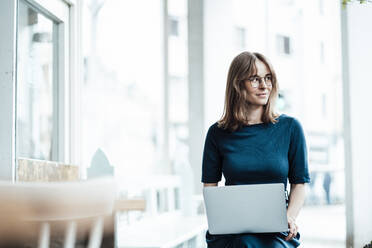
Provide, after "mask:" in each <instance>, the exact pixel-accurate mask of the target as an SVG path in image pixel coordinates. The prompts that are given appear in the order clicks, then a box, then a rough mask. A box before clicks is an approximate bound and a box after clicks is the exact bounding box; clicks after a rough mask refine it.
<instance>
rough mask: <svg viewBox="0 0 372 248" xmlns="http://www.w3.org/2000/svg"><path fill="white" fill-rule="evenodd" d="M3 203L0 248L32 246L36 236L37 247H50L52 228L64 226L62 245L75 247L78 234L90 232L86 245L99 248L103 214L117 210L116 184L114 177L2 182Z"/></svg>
mask: <svg viewBox="0 0 372 248" xmlns="http://www.w3.org/2000/svg"><path fill="white" fill-rule="evenodd" d="M0 202H1V204H2V206H1V208H0V242H1V247H4V245H6V246H7V247H12V246H16V247H18V246H21V247H24V246H25V245H26V247H30V246H31V247H32V246H33V245H35V243H33V242H34V241H35V238H36V239H37V247H39V248H47V247H50V237H51V231H52V230H51V229H53V230H56V231H57V232H58V231H59V232H60V231H61V230H63V229H64V230H65V231H64V242H63V243H64V245H63V247H65V248H72V247H75V241H76V239H77V235H78V233H86V232H89V233H90V235H89V242H88V246H87V247H89V248H98V247H100V246H101V241H102V237H103V235H104V233H103V230H104V226H105V223H104V217H105V216H108V215H111V214H112V212H113V209H114V202H115V183H114V181H113V180H112V179H111V178H104V179H97V180H90V181H81V182H57V183H51V182H48V183H45V182H18V183H12V182H0ZM106 226H112V224H111V223H108V225H106ZM106 226H105V228H106ZM36 228H37V229H38V230H37V229H36ZM77 228H79V229H80V232H79V231H78V230H77ZM105 230H109V229H107V228H106V229H105ZM109 231H111V232H113V231H114V230H109Z"/></svg>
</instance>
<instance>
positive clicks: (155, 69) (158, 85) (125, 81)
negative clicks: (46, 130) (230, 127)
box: [82, 0, 166, 178]
mask: <svg viewBox="0 0 372 248" xmlns="http://www.w3.org/2000/svg"><path fill="white" fill-rule="evenodd" d="M143 6H146V8H143ZM118 23H119V24H120V25H119V26H118ZM163 27H164V17H163V12H162V5H161V1H160V0H158V1H153V0H139V1H85V2H84V9H83V54H84V61H85V68H84V73H85V81H84V85H83V87H82V143H83V144H82V158H83V163H84V166H86V167H90V165H91V164H92V162H93V161H92V158H93V157H94V154H96V152H97V151H98V150H102V151H103V152H104V154H105V155H106V156H107V160H108V163H110V165H112V166H113V167H114V173H115V175H116V176H118V177H121V178H123V177H125V176H128V175H135V174H147V173H151V172H153V171H154V170H156V169H157V168H160V169H159V170H160V171H161V170H162V168H161V166H164V163H163V161H162V159H163V146H164V129H163V127H164V123H163V119H164V117H163V112H164V111H163V108H164V106H163V94H164V87H163V85H164V81H163V74H162V71H163V64H164V62H163V60H164V58H163V49H162V47H163V44H162V40H163ZM165 169H166V168H165Z"/></svg>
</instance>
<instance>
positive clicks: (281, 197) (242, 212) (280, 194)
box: [203, 183, 288, 234]
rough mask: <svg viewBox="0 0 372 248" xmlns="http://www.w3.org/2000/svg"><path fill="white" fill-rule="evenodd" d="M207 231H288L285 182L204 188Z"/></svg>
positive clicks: (230, 232) (227, 232)
mask: <svg viewBox="0 0 372 248" xmlns="http://www.w3.org/2000/svg"><path fill="white" fill-rule="evenodd" d="M203 195H204V203H205V209H206V212H207V220H208V229H209V233H210V234H236V233H269V232H286V231H288V222H287V212H286V195H285V190H284V184H282V183H272V184H250V185H234V186H222V187H204V188H203Z"/></svg>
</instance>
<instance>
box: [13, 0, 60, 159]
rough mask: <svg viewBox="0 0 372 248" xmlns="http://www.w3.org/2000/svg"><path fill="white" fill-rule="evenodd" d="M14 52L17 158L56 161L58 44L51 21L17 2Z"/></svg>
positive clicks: (23, 3)
mask: <svg viewBox="0 0 372 248" xmlns="http://www.w3.org/2000/svg"><path fill="white" fill-rule="evenodd" d="M18 16H19V19H18V46H17V47H18V52H17V61H18V63H17V104H16V106H17V125H16V128H17V129H16V133H17V135H16V137H17V142H16V144H17V146H16V151H17V156H19V157H27V158H34V159H42V160H56V159H57V149H56V145H57V144H56V141H57V137H58V133H57V130H58V128H59V127H58V121H57V120H58V117H57V107H58V94H55V92H56V91H57V82H56V75H57V71H56V64H57V59H58V58H57V54H55V53H54V51H55V49H54V48H55V47H56V46H57V41H56V40H55V39H53V38H54V37H53V36H54V33H53V26H54V25H55V24H54V22H53V20H51V19H49V18H47V17H46V16H44V15H42V14H41V13H38V12H37V11H36V10H35V9H33V8H32V7H30V6H29V5H27V4H26V3H25V2H23V1H20V2H19V6H18Z"/></svg>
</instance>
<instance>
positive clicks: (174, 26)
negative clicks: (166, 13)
mask: <svg viewBox="0 0 372 248" xmlns="http://www.w3.org/2000/svg"><path fill="white" fill-rule="evenodd" d="M169 35H171V36H179V21H178V20H177V19H176V18H174V17H169Z"/></svg>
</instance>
